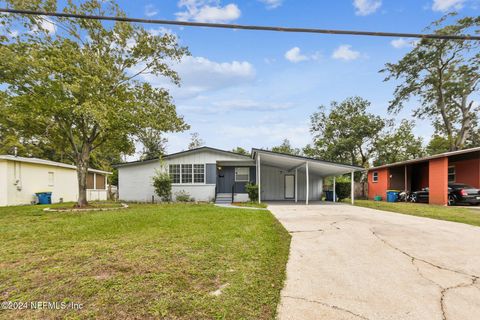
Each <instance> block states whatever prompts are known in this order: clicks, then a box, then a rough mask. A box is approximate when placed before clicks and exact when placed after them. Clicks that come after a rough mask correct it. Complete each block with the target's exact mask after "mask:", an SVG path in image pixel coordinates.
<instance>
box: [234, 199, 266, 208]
mask: <svg viewBox="0 0 480 320" xmlns="http://www.w3.org/2000/svg"><path fill="white" fill-rule="evenodd" d="M232 204H233V205H234V206H238V207H247V208H266V207H267V204H266V203H258V202H251V201H250V202H234V203H232Z"/></svg>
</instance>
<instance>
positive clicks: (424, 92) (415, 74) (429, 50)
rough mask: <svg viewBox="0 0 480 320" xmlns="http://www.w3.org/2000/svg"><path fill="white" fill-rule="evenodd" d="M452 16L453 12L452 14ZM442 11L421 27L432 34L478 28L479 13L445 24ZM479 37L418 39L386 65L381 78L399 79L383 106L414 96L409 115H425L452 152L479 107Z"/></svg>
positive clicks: (395, 108)
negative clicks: (416, 103) (476, 97)
mask: <svg viewBox="0 0 480 320" xmlns="http://www.w3.org/2000/svg"><path fill="white" fill-rule="evenodd" d="M453 15H454V14H453ZM450 16H452V15H448V16H445V17H443V18H442V19H440V20H438V21H436V22H434V23H433V24H432V25H431V26H430V27H429V28H428V29H427V30H429V31H430V30H431V29H435V30H434V33H435V34H439V35H442V34H449V35H465V34H470V33H478V32H479V31H480V29H479V27H480V17H475V18H470V17H467V18H462V19H459V20H458V21H456V23H455V24H451V25H445V24H446V21H447V19H448V18H449V17H450ZM479 71H480V41H464V40H438V39H422V40H421V41H420V42H419V43H418V44H416V46H415V47H414V48H413V49H412V50H411V51H410V52H409V53H407V54H406V55H405V56H404V57H403V58H402V59H401V60H400V61H399V62H397V63H388V64H386V67H385V69H383V70H381V72H385V73H387V77H386V78H385V81H388V80H401V83H400V84H399V85H398V86H397V88H396V89H395V92H394V98H393V100H392V101H391V103H390V107H389V110H390V111H391V112H394V113H398V112H400V111H401V110H403V108H404V106H405V103H406V102H407V101H409V100H410V99H411V98H418V99H419V106H418V107H417V108H416V109H415V111H414V116H415V117H417V118H419V119H424V118H428V119H431V121H432V123H433V125H434V127H435V129H436V134H437V135H439V136H442V137H444V138H445V139H446V141H447V142H448V149H449V150H451V151H453V150H457V149H462V148H465V147H466V145H467V144H468V140H469V138H470V137H471V136H472V135H474V134H475V132H474V131H475V129H474V128H475V123H476V122H477V120H478V115H479V111H480V106H479V105H478V104H477V105H476V104H475V102H474V99H473V95H474V93H475V92H478V87H479V82H480V72H479Z"/></svg>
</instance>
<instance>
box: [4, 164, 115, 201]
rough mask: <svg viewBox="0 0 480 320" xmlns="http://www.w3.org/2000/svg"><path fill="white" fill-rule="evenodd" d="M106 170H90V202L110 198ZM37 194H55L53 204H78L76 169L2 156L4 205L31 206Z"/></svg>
mask: <svg viewBox="0 0 480 320" xmlns="http://www.w3.org/2000/svg"><path fill="white" fill-rule="evenodd" d="M108 174H110V173H109V172H106V171H101V170H94V169H89V174H88V179H87V188H88V189H87V199H88V200H106V199H107V187H106V186H107V179H106V176H107V175H108ZM37 192H52V202H53V203H55V202H61V201H63V202H67V201H76V200H77V199H78V183H77V171H76V167H75V166H73V165H70V164H65V163H60V162H55V161H49V160H43V159H38V158H24V157H15V156H11V155H0V206H10V205H20V204H31V203H34V202H35V201H36V195H35V193H37Z"/></svg>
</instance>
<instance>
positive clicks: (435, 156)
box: [368, 147, 480, 171]
mask: <svg viewBox="0 0 480 320" xmlns="http://www.w3.org/2000/svg"><path fill="white" fill-rule="evenodd" d="M472 152H480V147H475V148H470V149H464V150H457V151H449V152H444V153H439V154H435V155H433V156H428V157H423V158H417V159H412V160H406V161H400V162H394V163H389V164H385V165H381V166H377V167H373V168H369V169H368V171H371V170H378V169H383V168H388V167H395V166H401V165H406V164H415V163H419V162H424V161H428V160H431V159H438V158H444V157H451V156H456V155H461V154H467V153H472Z"/></svg>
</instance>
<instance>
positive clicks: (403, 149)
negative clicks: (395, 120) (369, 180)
mask: <svg viewBox="0 0 480 320" xmlns="http://www.w3.org/2000/svg"><path fill="white" fill-rule="evenodd" d="M413 128H414V122H413V121H408V120H402V121H401V122H400V125H399V126H398V127H394V126H393V125H392V126H390V128H389V129H387V130H385V131H384V132H382V133H381V134H380V135H379V137H378V138H377V140H376V141H375V144H374V145H375V156H374V157H375V158H374V161H373V165H374V166H379V165H384V164H388V163H394V162H399V161H405V160H410V159H415V158H420V157H423V156H425V150H424V148H423V141H422V139H421V138H417V137H416V136H415V135H414V134H413V131H412V130H413Z"/></svg>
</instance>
